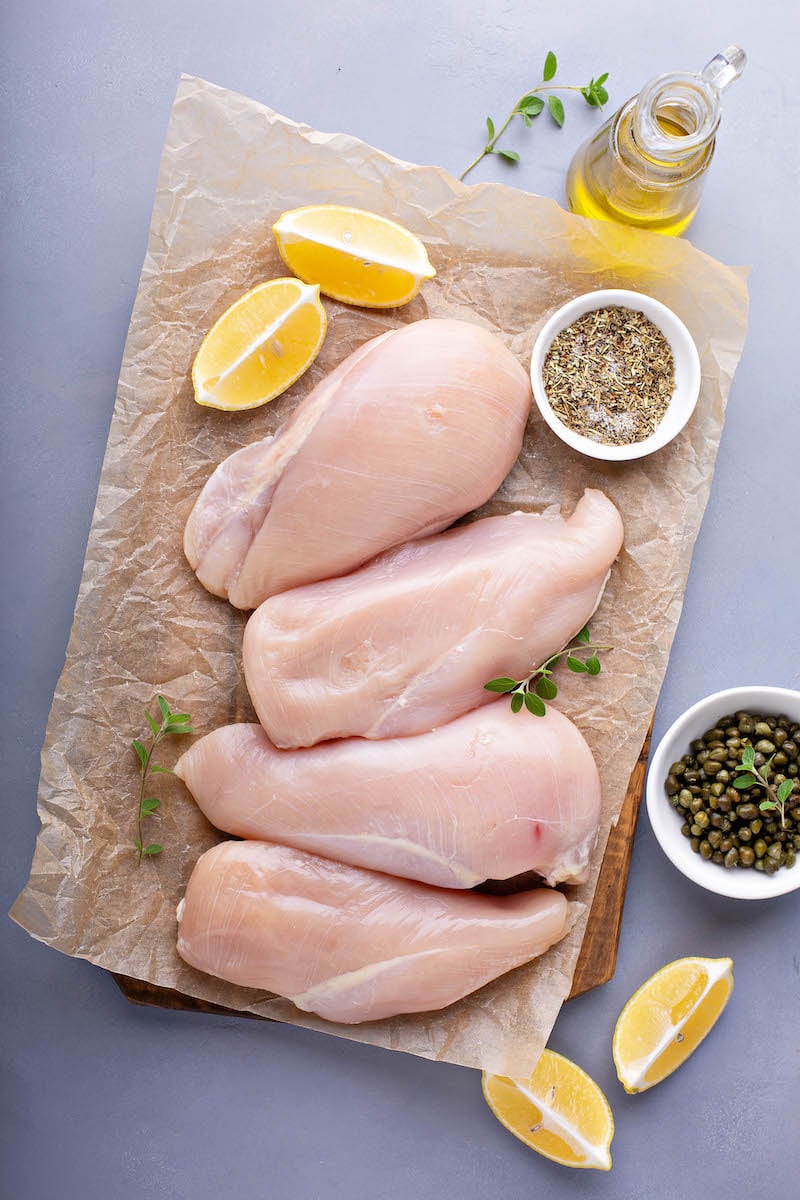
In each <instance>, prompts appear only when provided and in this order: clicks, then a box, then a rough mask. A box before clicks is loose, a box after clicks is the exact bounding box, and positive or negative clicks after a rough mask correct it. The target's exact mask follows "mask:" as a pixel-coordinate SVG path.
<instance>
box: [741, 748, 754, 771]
mask: <svg viewBox="0 0 800 1200" xmlns="http://www.w3.org/2000/svg"><path fill="white" fill-rule="evenodd" d="M755 762H756V752H755V750H754V749H753V747H752V746H745V748H744V750H743V751H742V767H747V769H748V770H749V769H750V768H751V767H753V766H755ZM736 770H737V771H740V770H741V767H737V768H736Z"/></svg>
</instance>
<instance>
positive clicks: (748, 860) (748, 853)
mask: <svg viewBox="0 0 800 1200" xmlns="http://www.w3.org/2000/svg"><path fill="white" fill-rule="evenodd" d="M755 861H756V856H755V854H754V853H753V851H752V850H751V849H750V847H749V846H742V848H741V850H740V851H739V865H740V866H742V867H752V865H753V863H754V862H755Z"/></svg>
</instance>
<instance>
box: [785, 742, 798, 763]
mask: <svg viewBox="0 0 800 1200" xmlns="http://www.w3.org/2000/svg"><path fill="white" fill-rule="evenodd" d="M781 751H782V753H783V754H785V755H786V757H787V758H788V759H789V762H794V760H795V759H796V758H797V743H796V742H795V741H794V740H791V739H789V738H787V739H786V741H785V742H784V743H783V745H782V746H781Z"/></svg>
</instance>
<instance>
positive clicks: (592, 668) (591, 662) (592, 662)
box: [586, 654, 602, 675]
mask: <svg viewBox="0 0 800 1200" xmlns="http://www.w3.org/2000/svg"><path fill="white" fill-rule="evenodd" d="M586 670H587V671H588V672H589V674H590V675H599V674H600V671H601V670H602V668H601V666H600V659H599V658H598V657H597V655H596V654H593V655H592V656H591V658H587V660H586Z"/></svg>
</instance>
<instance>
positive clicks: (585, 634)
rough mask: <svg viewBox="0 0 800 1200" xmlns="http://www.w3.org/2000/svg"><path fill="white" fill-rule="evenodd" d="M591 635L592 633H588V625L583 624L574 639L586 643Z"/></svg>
mask: <svg viewBox="0 0 800 1200" xmlns="http://www.w3.org/2000/svg"><path fill="white" fill-rule="evenodd" d="M591 637H592V635H591V634H590V633H589V626H588V625H584V627H583V629H582V630H581V631H580V633H576V634H575V641H576V642H584V643H588V642H589V641H590V640H591Z"/></svg>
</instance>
